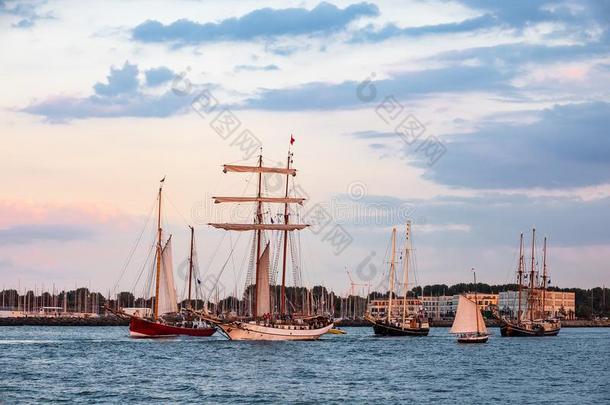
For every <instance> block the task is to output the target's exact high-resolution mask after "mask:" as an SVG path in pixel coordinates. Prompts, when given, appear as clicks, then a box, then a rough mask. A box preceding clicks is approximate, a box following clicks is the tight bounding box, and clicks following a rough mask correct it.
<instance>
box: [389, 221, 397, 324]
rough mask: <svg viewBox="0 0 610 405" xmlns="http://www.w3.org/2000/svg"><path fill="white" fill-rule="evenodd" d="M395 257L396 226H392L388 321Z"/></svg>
mask: <svg viewBox="0 0 610 405" xmlns="http://www.w3.org/2000/svg"><path fill="white" fill-rule="evenodd" d="M395 259H396V228H392V258H391V261H390V286H389V287H390V293H389V294H390V296H389V300H388V323H390V321H391V317H392V295H394V271H395V269H394V261H395Z"/></svg>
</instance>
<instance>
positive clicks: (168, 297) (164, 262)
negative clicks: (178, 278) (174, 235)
mask: <svg viewBox="0 0 610 405" xmlns="http://www.w3.org/2000/svg"><path fill="white" fill-rule="evenodd" d="M157 301H158V311H159V315H162V314H167V313H170V312H177V311H178V299H177V296H176V285H175V284H174V265H173V258H172V240H171V238H170V239H169V240H168V241H167V243H166V244H165V247H164V248H163V251H162V252H161V273H160V274H159V295H158V297H157Z"/></svg>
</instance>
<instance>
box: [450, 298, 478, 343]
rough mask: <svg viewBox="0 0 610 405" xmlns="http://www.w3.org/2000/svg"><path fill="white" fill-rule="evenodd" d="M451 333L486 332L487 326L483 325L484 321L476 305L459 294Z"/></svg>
mask: <svg viewBox="0 0 610 405" xmlns="http://www.w3.org/2000/svg"><path fill="white" fill-rule="evenodd" d="M477 318H478V325H479V327H478V330H477ZM450 332H451V333H458V334H459V333H477V332H478V333H481V334H486V333H487V327H485V321H484V320H483V315H481V311H479V308H478V305H477V304H476V303H475V302H473V301H471V300H469V299H468V298H466V297H464V296H463V295H460V298H459V301H458V309H457V313H456V314H455V320H454V321H453V326H451V331H450Z"/></svg>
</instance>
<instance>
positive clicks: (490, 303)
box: [422, 293, 498, 319]
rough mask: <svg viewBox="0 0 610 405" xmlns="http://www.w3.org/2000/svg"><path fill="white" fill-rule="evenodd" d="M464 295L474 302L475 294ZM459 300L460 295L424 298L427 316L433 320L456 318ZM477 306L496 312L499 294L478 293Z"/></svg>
mask: <svg viewBox="0 0 610 405" xmlns="http://www.w3.org/2000/svg"><path fill="white" fill-rule="evenodd" d="M464 295H465V296H466V298H468V299H469V300H472V301H474V293H466V294H464ZM459 299H460V294H456V295H440V296H437V297H434V296H431V297H422V301H423V305H424V310H425V311H426V315H427V316H428V317H430V318H433V319H440V318H450V317H453V316H455V312H456V311H457V306H458V301H459ZM477 304H478V305H479V308H480V309H481V310H482V311H494V310H495V309H496V306H497V305H498V294H486V293H477Z"/></svg>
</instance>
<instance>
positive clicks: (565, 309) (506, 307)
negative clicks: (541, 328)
mask: <svg viewBox="0 0 610 405" xmlns="http://www.w3.org/2000/svg"><path fill="white" fill-rule="evenodd" d="M532 294H534V296H533V297H530V290H528V289H523V290H522V291H521V308H526V307H527V303H528V300H530V299H532V300H534V301H536V302H541V301H542V291H541V290H534V291H533V292H532ZM544 297H545V299H544V300H545V303H544V312H545V315H547V316H551V317H555V318H565V319H574V318H575V313H576V295H575V293H574V292H563V291H546V292H545V293H544ZM518 308H519V292H518V291H503V292H501V293H500V294H499V298H498V309H499V311H500V313H501V314H503V315H513V316H514V315H515V314H516V313H517V311H518Z"/></svg>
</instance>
